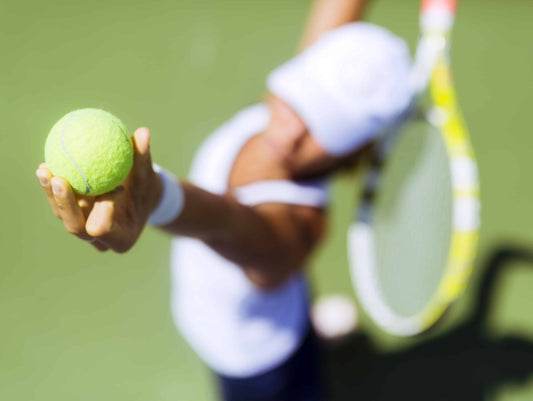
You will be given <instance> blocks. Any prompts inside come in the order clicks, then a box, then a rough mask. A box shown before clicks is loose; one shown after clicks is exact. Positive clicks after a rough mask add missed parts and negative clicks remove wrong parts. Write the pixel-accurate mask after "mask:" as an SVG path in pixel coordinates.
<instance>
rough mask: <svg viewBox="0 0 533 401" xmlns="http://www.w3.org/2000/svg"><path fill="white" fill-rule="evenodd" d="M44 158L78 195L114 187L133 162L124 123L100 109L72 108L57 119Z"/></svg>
mask: <svg viewBox="0 0 533 401" xmlns="http://www.w3.org/2000/svg"><path fill="white" fill-rule="evenodd" d="M45 160H46V164H47V165H48V168H49V169H50V171H51V172H52V174H53V175H54V176H59V177H63V178H65V179H66V180H67V181H68V182H69V184H70V186H71V187H72V189H74V191H75V192H76V193H78V194H83V195H91V196H96V195H101V194H104V193H106V192H109V191H112V190H113V189H115V188H116V187H117V186H118V185H120V183H121V182H122V181H124V179H125V178H126V176H127V175H128V173H129V171H130V169H131V166H132V165H133V143H132V139H131V136H130V134H128V131H127V129H126V127H125V126H124V124H123V123H122V122H121V121H120V120H119V119H118V118H117V117H115V116H114V115H112V114H111V113H108V112H107V111H104V110H98V109H80V110H75V111H73V112H71V113H69V114H67V115H66V116H64V117H63V118H62V119H61V120H59V121H58V122H57V123H56V124H55V125H54V127H53V128H52V130H51V131H50V134H48V138H47V140H46V145H45Z"/></svg>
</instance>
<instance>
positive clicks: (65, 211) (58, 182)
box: [50, 177, 92, 241]
mask: <svg viewBox="0 0 533 401" xmlns="http://www.w3.org/2000/svg"><path fill="white" fill-rule="evenodd" d="M50 183H51V186H52V193H53V196H54V199H55V203H56V205H57V210H58V212H59V218H60V219H61V220H63V225H64V226H65V229H66V230H67V231H68V232H69V233H71V234H74V235H76V236H77V237H79V238H81V239H84V240H86V241H88V240H91V239H92V237H91V236H89V235H88V234H87V232H86V231H85V216H84V214H83V212H82V210H81V208H80V207H79V205H78V201H77V199H76V196H75V194H74V192H73V191H72V188H71V187H70V185H69V184H68V182H67V181H66V180H65V179H64V178H61V177H53V178H52V180H51V181H50Z"/></svg>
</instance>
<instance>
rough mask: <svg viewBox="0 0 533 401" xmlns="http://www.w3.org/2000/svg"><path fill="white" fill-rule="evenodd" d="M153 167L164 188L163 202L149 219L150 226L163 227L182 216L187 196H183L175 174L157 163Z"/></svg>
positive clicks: (162, 193)
mask: <svg viewBox="0 0 533 401" xmlns="http://www.w3.org/2000/svg"><path fill="white" fill-rule="evenodd" d="M153 167H154V171H155V172H156V173H157V174H159V177H160V178H161V185H162V187H163V188H162V192H161V200H160V201H159V204H158V205H157V206H156V208H155V209H154V211H153V212H152V214H151V215H150V217H149V218H148V224H152V225H154V226H162V225H165V224H168V223H170V222H171V221H173V220H174V219H176V217H178V216H179V215H180V213H181V211H182V210H183V206H184V204H185V196H184V194H183V188H182V186H181V184H180V183H179V181H178V180H177V179H176V177H175V176H174V174H172V173H171V172H169V171H167V170H165V169H164V168H162V167H161V166H159V165H157V164H155V163H154V164H153Z"/></svg>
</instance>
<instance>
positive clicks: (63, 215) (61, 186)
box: [36, 128, 161, 253]
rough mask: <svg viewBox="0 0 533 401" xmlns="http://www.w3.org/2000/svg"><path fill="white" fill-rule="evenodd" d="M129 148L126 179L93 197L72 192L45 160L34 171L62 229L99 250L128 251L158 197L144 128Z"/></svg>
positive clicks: (157, 180)
mask: <svg viewBox="0 0 533 401" xmlns="http://www.w3.org/2000/svg"><path fill="white" fill-rule="evenodd" d="M133 147H134V152H135V153H134V160H133V167H132V169H131V171H130V173H129V174H128V177H127V178H126V180H124V182H123V183H122V185H120V186H119V187H118V188H116V189H115V190H113V191H111V192H109V193H107V194H103V195H100V196H96V197H91V196H84V195H77V194H75V193H74V191H73V190H72V188H71V187H70V185H69V183H68V182H67V181H66V180H65V179H64V178H61V177H54V176H53V175H52V173H51V172H50V170H48V168H47V166H46V163H42V164H41V165H40V166H39V168H38V169H37V171H36V175H37V177H38V178H39V181H40V183H41V186H42V187H43V190H44V192H45V194H46V197H47V198H48V202H49V203H50V207H51V208H52V211H53V212H54V214H55V215H56V216H57V217H58V218H59V219H61V220H62V221H63V225H64V226H65V229H66V230H67V231H68V232H69V233H71V234H73V235H75V236H77V237H79V238H80V239H82V240H84V241H88V242H89V243H90V244H91V245H92V246H94V247H95V248H96V249H98V250H100V251H106V250H108V249H111V250H113V251H115V252H119V253H122V252H126V251H127V250H129V249H130V248H131V247H132V246H133V245H134V244H135V242H136V241H137V239H138V238H139V236H140V234H141V232H142V230H143V228H144V226H145V225H146V221H147V220H148V217H149V215H150V213H151V212H152V210H153V209H154V208H155V207H156V205H157V203H158V202H159V198H160V197H161V182H160V180H159V176H158V175H157V174H156V173H155V172H154V170H153V168H152V161H151V157H150V132H149V131H148V129H147V128H139V129H137V131H135V133H134V134H133Z"/></svg>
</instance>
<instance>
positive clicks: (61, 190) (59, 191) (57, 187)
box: [52, 181, 63, 195]
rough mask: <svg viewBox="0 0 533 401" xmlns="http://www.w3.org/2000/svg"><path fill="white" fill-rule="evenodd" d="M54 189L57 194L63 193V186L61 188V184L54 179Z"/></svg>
mask: <svg viewBox="0 0 533 401" xmlns="http://www.w3.org/2000/svg"><path fill="white" fill-rule="evenodd" d="M52 191H53V192H54V194H56V195H61V193H62V192H63V188H61V185H58V183H57V182H54V181H52Z"/></svg>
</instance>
